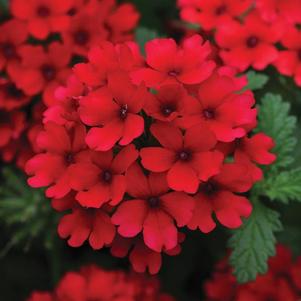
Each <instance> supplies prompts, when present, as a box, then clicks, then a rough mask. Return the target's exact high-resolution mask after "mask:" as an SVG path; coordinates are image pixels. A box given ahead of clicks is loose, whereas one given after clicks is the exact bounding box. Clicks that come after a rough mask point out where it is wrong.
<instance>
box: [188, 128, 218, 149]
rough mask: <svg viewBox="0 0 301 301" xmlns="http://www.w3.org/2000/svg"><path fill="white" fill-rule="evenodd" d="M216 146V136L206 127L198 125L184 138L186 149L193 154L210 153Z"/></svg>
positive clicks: (189, 130)
mask: <svg viewBox="0 0 301 301" xmlns="http://www.w3.org/2000/svg"><path fill="white" fill-rule="evenodd" d="M215 144H216V138H215V135H214V134H213V132H212V131H210V130H209V129H208V128H207V127H206V126H205V125H196V126H193V127H191V128H189V129H188V130H187V131H186V133H185V136H184V148H187V149H189V150H191V151H192V152H203V151H208V150H210V149H212V148H213V147H214V146H215Z"/></svg>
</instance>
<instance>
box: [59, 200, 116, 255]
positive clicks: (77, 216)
mask: <svg viewBox="0 0 301 301" xmlns="http://www.w3.org/2000/svg"><path fill="white" fill-rule="evenodd" d="M60 201H62V200H58V201H57V202H60ZM115 232H116V230H115V226H114V225H113V224H112V223H111V219H110V216H109V215H108V213H107V212H106V211H105V210H103V209H97V210H96V209H84V208H81V207H79V206H74V207H73V208H72V212H71V213H69V214H66V215H65V216H63V217H62V218H61V220H60V222H59V225H58V234H59V236H60V237H61V238H68V245H69V246H71V247H80V246H81V245H82V244H83V243H84V242H85V241H86V240H89V244H90V246H91V247H92V248H93V249H94V250H99V249H101V248H103V247H104V246H105V245H109V244H110V243H111V242H112V241H113V239H114V236H115Z"/></svg>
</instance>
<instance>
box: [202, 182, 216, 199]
mask: <svg viewBox="0 0 301 301" xmlns="http://www.w3.org/2000/svg"><path fill="white" fill-rule="evenodd" d="M201 191H203V192H204V193H205V194H206V195H207V196H212V195H213V194H215V193H216V192H217V191H218V186H217V184H216V183H214V182H212V181H211V182H207V183H205V184H203V185H202V186H201Z"/></svg>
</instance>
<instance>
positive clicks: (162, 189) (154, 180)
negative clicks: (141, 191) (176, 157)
mask: <svg viewBox="0 0 301 301" xmlns="http://www.w3.org/2000/svg"><path fill="white" fill-rule="evenodd" d="M148 183H149V187H150V190H151V191H150V193H151V195H152V196H159V195H162V194H164V193H166V192H167V191H168V190H169V187H168V184H167V179H166V173H153V172H151V173H150V174H149V176H148Z"/></svg>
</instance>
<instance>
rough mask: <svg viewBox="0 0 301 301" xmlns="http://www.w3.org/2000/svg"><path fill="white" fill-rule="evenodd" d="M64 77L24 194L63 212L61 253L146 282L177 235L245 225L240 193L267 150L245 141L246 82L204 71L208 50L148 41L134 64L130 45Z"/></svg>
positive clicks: (249, 103)
mask: <svg viewBox="0 0 301 301" xmlns="http://www.w3.org/2000/svg"><path fill="white" fill-rule="evenodd" d="M73 70H74V74H73V75H72V76H71V77H70V78H69V80H68V84H67V85H66V86H65V87H60V88H59V89H57V91H56V97H57V99H58V100H57V101H56V102H55V103H53V104H52V105H50V106H49V107H48V109H47V110H46V111H45V113H44V120H43V122H44V130H43V131H42V132H41V133H40V134H39V135H38V137H37V140H36V142H37V146H38V148H39V149H40V153H38V154H37V155H36V156H34V157H33V158H32V159H30V160H29V161H28V163H27V165H26V172H27V173H28V175H29V176H30V178H29V180H28V183H29V185H31V186H32V187H48V188H47V190H46V196H47V197H49V198H52V205H53V207H54V208H55V209H57V210H59V211H65V210H68V211H69V212H68V213H67V214H66V215H65V216H63V218H62V219H61V221H60V223H59V227H58V232H59V235H60V236H61V237H62V238H67V239H68V244H69V245H70V246H73V247H78V246H81V245H82V244H83V243H84V242H85V241H86V240H88V241H89V244H90V245H91V247H92V248H94V249H100V248H102V247H104V246H109V247H111V251H112V254H114V255H116V256H119V257H124V256H126V255H127V254H128V253H129V254H130V255H129V258H130V261H131V263H132V265H133V267H134V269H135V270H136V271H139V272H143V271H145V270H146V269H147V268H148V269H149V271H150V272H151V273H156V272H158V270H159V269H160V266H161V253H162V252H164V253H167V254H169V255H176V254H178V253H179V252H180V246H179V244H180V243H181V242H182V241H183V240H184V237H183V235H182V234H181V233H180V232H179V229H180V228H182V227H184V226H188V228H190V229H196V228H199V229H200V230H201V231H202V232H205V233H207V232H210V231H212V230H213V229H214V228H215V220H214V216H215V217H216V218H217V220H218V221H219V222H220V223H221V224H222V225H224V226H226V227H229V228H237V227H239V226H240V225H241V224H242V220H241V218H242V217H245V218H247V217H248V216H249V215H250V214H251V211H252V206H251V204H250V202H249V201H248V199H247V198H246V195H244V193H245V192H247V191H248V190H249V189H250V188H251V187H252V185H253V184H254V182H256V181H258V180H260V179H261V178H262V173H261V169H260V168H259V167H258V166H257V164H271V163H272V162H273V161H274V159H275V155H273V154H271V153H269V150H270V149H271V148H272V147H273V141H272V139H271V138H269V137H267V136H266V135H265V134H263V133H260V134H257V135H252V134H251V131H252V129H253V128H254V127H255V126H256V109H255V108H254V104H255V100H254V97H253V94H252V93H251V92H250V91H245V92H241V91H242V88H243V87H244V86H245V85H246V78H245V77H240V78H236V77H235V75H234V72H233V70H232V69H231V68H228V67H216V63H215V62H214V61H213V60H212V59H211V45H210V43H209V42H205V43H204V41H203V40H202V38H201V37H200V36H197V35H196V36H193V37H191V38H189V39H187V40H185V42H184V43H183V44H182V45H177V44H176V43H175V42H174V40H172V39H155V40H153V41H150V42H148V43H147V44H146V58H145V59H144V58H143V57H142V56H141V54H140V53H139V49H138V46H137V45H136V44H135V43H133V42H127V43H122V44H116V45H114V44H112V43H109V42H102V43H100V44H99V46H98V47H94V48H92V49H91V51H90V52H89V55H88V62H86V63H80V64H77V65H75V67H74V69H73ZM216 87H218V89H217V88H216Z"/></svg>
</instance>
